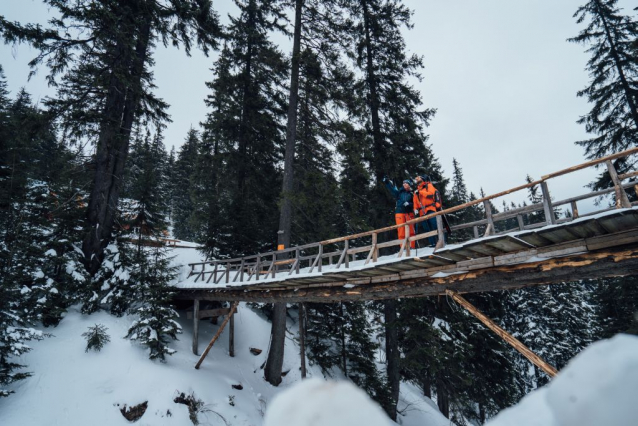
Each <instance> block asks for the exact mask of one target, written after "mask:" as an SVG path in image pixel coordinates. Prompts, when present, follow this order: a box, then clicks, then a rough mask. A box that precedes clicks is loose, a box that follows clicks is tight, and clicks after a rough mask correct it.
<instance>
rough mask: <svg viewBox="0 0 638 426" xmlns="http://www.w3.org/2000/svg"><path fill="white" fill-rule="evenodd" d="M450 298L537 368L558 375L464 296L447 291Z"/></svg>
mask: <svg viewBox="0 0 638 426" xmlns="http://www.w3.org/2000/svg"><path fill="white" fill-rule="evenodd" d="M446 293H447V295H448V296H450V297H451V298H452V299H453V300H454V301H455V302H456V303H458V304H459V305H461V306H462V307H464V308H465V309H466V310H467V311H468V312H469V313H471V314H472V315H474V316H475V317H476V318H478V320H479V321H481V322H482V323H483V324H485V326H486V327H487V328H489V329H490V330H492V331H493V332H494V333H496V334H497V335H498V336H499V337H500V338H502V339H503V340H505V341H506V342H507V343H509V344H510V345H512V347H513V348H514V349H516V350H517V351H519V352H520V353H521V355H523V356H524V357H525V358H527V359H528V360H530V361H531V362H532V363H533V364H534V365H535V366H537V367H538V368H540V369H541V370H543V371H544V372H545V374H547V375H548V376H549V377H554V376H556V374H557V373H558V372H557V371H556V368H555V367H554V366H552V365H550V364H548V363H547V362H546V361H545V360H544V359H543V358H541V357H539V356H538V355H536V354H535V353H534V352H532V350H531V349H530V348H528V347H527V346H525V345H524V344H523V343H522V342H521V341H520V340H518V339H517V338H516V337H514V336H512V335H511V334H509V333H508V332H507V331H505V330H503V329H502V328H501V327H499V326H498V325H496V323H495V322H494V321H492V320H491V319H489V318H488V317H487V316H486V315H485V314H484V313H483V312H481V311H479V310H478V309H477V308H476V306H474V305H472V304H471V303H470V302H468V301H467V299H465V298H464V297H463V296H461V295H460V294H459V293H457V292H456V291H453V290H446Z"/></svg>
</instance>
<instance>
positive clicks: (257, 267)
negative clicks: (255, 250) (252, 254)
mask: <svg viewBox="0 0 638 426" xmlns="http://www.w3.org/2000/svg"><path fill="white" fill-rule="evenodd" d="M260 260H261V255H259V254H258V255H257V261H256V263H255V276H256V277H257V278H256V279H255V281H259V276H260V275H261V262H260Z"/></svg>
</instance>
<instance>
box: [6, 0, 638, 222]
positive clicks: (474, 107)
mask: <svg viewBox="0 0 638 426" xmlns="http://www.w3.org/2000/svg"><path fill="white" fill-rule="evenodd" d="M585 2H586V0H560V1H556V0H517V1H511V0H481V1H476V0H445V1H441V0H405V3H406V4H407V5H408V6H409V7H410V8H411V9H413V10H414V16H413V20H412V22H413V23H414V28H413V29H412V30H410V31H406V33H405V34H406V42H407V46H408V49H409V51H410V52H413V53H416V54H418V55H422V56H423V57H424V64H425V70H424V71H423V77H424V78H423V81H422V82H420V83H417V87H418V89H419V90H420V91H421V95H422V98H423V102H424V105H425V106H427V107H433V108H437V110H438V112H437V115H436V116H435V118H434V119H433V120H432V123H431V126H430V128H429V129H428V133H429V134H430V142H431V143H432V146H433V148H434V152H435V154H436V155H437V156H438V158H439V160H440V162H441V164H442V165H443V168H444V171H445V173H446V175H447V176H448V177H449V176H451V171H452V158H456V159H457V160H458V161H459V162H460V164H461V167H462V168H463V172H464V176H465V179H466V182H467V185H468V188H469V189H470V190H471V191H473V192H475V193H477V194H478V192H479V190H480V188H481V187H482V188H483V189H484V190H485V192H486V193H487V194H490V193H495V192H499V191H502V190H504V189H507V188H510V187H513V186H517V185H519V184H522V183H524V179H525V176H526V175H527V174H530V175H532V177H534V178H538V177H540V176H541V175H544V174H547V173H550V172H553V171H557V170H559V169H562V168H566V167H569V166H572V165H575V164H578V163H580V162H583V161H584V157H583V150H582V148H580V147H578V146H576V145H574V141H576V140H580V139H584V138H586V137H587V135H586V133H585V131H584V126H581V125H578V124H577V123H576V120H577V119H578V117H579V116H581V115H583V114H586V113H587V111H588V110H589V105H588V104H587V102H586V100H585V99H582V98H577V97H576V92H577V91H578V90H580V89H582V88H584V87H585V86H586V85H587V83H588V76H587V73H586V72H585V70H584V68H585V65H586V62H587V60H588V55H587V54H586V53H585V52H584V48H583V46H580V45H576V44H573V43H567V41H566V39H567V38H569V37H573V36H575V35H576V34H577V33H578V32H579V30H580V29H581V28H582V25H580V26H579V25H577V24H576V23H575V20H574V18H572V15H573V13H574V12H575V10H576V9H577V8H578V6H580V5H581V4H583V3H585ZM619 3H620V5H621V6H622V7H624V8H625V11H626V12H627V13H633V12H632V11H631V9H632V8H633V4H632V3H631V2H630V1H628V0H620V2H619ZM214 4H215V7H216V9H217V10H218V11H219V12H220V15H222V18H223V21H224V22H225V21H227V19H226V14H227V13H228V12H229V11H231V12H234V10H235V7H234V5H233V4H232V2H230V1H229V0H226V1H224V2H220V1H217V2H214ZM0 5H1V7H0V14H2V15H5V16H6V17H7V18H8V19H12V20H19V21H21V22H39V23H45V22H46V20H47V19H48V18H49V15H48V10H47V8H46V6H44V5H43V4H42V3H41V2H40V1H39V0H0ZM277 39H278V40H281V38H280V37H279V38H277ZM288 45H289V43H288V42H287V41H285V40H284V41H283V45H282V49H285V50H288ZM34 55H35V52H34V51H33V50H32V49H31V48H29V47H27V46H17V47H11V46H5V45H2V46H0V58H1V59H0V64H2V66H3V67H4V69H5V73H6V76H7V79H8V82H9V87H10V89H11V90H12V92H14V93H15V92H16V91H17V90H18V88H19V87H21V86H26V87H27V90H28V91H29V92H30V93H31V94H32V95H33V97H34V99H35V100H37V99H41V98H43V97H44V96H46V95H47V94H51V91H50V90H49V89H48V88H47V87H46V86H45V84H44V75H45V73H44V72H43V71H44V70H41V71H40V73H39V74H38V75H37V76H36V77H35V78H33V79H32V81H31V82H27V74H28V67H27V65H26V64H27V62H28V61H29V60H30V59H32V58H33V56H34ZM155 58H156V67H155V69H154V72H155V77H156V84H157V86H158V90H157V93H158V94H159V96H160V97H162V98H164V100H166V101H167V102H168V103H169V104H170V105H171V107H170V109H169V113H170V114H171V116H172V119H173V122H172V123H170V124H169V125H168V128H167V130H166V132H165V136H166V139H165V141H166V143H167V145H168V146H169V149H170V146H171V145H175V146H176V147H177V146H179V145H181V144H182V142H183V140H184V137H185V136H186V132H187V131H188V129H189V128H190V127H191V126H193V127H197V126H198V123H199V122H201V121H202V120H203V119H204V117H205V115H206V107H205V106H204V103H203V99H204V98H205V96H206V95H207V94H208V89H207V88H206V86H205V84H204V83H205V82H206V81H210V80H212V78H213V75H212V72H211V71H210V68H211V67H212V64H213V60H214V56H212V57H210V58H206V57H205V56H204V55H202V54H201V53H199V52H198V51H195V50H194V51H193V56H192V57H191V58H188V57H186V55H185V54H184V52H183V51H177V50H175V49H173V48H170V49H164V48H163V47H162V48H160V49H158V51H157V52H156V53H155ZM594 176H595V172H594V171H593V170H588V171H583V172H580V173H577V174H573V175H570V176H566V177H562V178H557V179H555V180H552V181H550V182H549V187H550V191H551V192H552V195H553V196H554V198H555V199H563V198H567V197H570V196H574V195H578V194H581V193H584V192H586V190H584V189H583V188H582V186H583V185H585V184H586V183H588V182H590V181H591V180H592V178H593V177H594ZM524 196H525V194H523V193H521V194H520V195H513V196H511V197H510V198H508V199H507V200H508V201H509V200H512V201H516V202H519V201H522V199H523V197H524ZM497 204H500V203H497ZM589 204H591V203H589ZM589 208H590V207H589V205H588V204H586V203H585V205H583V206H580V209H581V213H582V212H585V211H587V210H589Z"/></svg>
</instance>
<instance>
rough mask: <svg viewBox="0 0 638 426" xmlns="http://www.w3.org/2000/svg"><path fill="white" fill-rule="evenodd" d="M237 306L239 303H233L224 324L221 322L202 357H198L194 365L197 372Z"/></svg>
mask: <svg viewBox="0 0 638 426" xmlns="http://www.w3.org/2000/svg"><path fill="white" fill-rule="evenodd" d="M237 305H239V302H235V303H233V306H231V308H230V312H229V313H228V315H227V316H226V319H224V322H222V325H221V326H220V327H219V330H217V333H215V335H214V336H213V339H212V340H211V341H210V343H209V344H208V346H207V347H206V350H205V351H204V353H203V354H202V356H201V357H199V361H197V364H195V369H196V370H199V366H200V365H202V362H204V358H206V355H208V352H210V350H211V348H212V347H213V345H214V344H215V342H216V341H217V339H219V336H221V334H222V331H224V327H226V324H228V321H230V318H231V317H232V316H233V314H234V313H235V310H237Z"/></svg>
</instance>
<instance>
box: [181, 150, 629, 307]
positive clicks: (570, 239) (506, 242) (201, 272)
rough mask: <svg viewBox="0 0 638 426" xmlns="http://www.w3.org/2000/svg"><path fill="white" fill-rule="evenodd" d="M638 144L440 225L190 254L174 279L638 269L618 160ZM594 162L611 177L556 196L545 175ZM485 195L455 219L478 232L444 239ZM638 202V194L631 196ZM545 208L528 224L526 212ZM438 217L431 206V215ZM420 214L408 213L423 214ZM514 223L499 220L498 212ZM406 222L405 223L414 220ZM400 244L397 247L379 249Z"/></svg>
mask: <svg viewBox="0 0 638 426" xmlns="http://www.w3.org/2000/svg"><path fill="white" fill-rule="evenodd" d="M636 153H638V148H635V149H632V150H628V151H625V152H622V153H618V154H614V155H612V156H609V157H606V158H603V159H600V160H596V161H591V162H588V163H584V164H580V165H578V166H575V167H571V168H569V169H565V170H561V171H559V172H556V173H552V174H550V175H546V176H543V177H542V178H541V179H540V180H538V181H535V182H531V183H528V184H525V185H521V186H518V187H516V188H512V189H510V190H507V191H503V192H500V193H498V194H494V195H491V196H488V197H484V198H481V199H479V200H476V201H473V202H470V203H467V204H464V205H461V206H456V207H453V208H449V209H446V210H444V211H442V212H438V213H436V214H435V217H436V219H437V223H438V229H437V230H436V231H433V232H429V233H424V234H419V235H416V236H413V237H409V232H406V238H405V239H403V240H391V241H387V242H379V241H380V240H381V238H380V236H381V235H383V234H390V235H396V229H397V228H398V226H390V227H387V228H383V229H378V230H373V231H369V232H364V233H360V234H356V235H350V236H346V237H341V238H336V239H332V240H327V241H321V242H318V243H313V244H308V245H304V246H299V247H292V248H289V249H286V250H282V251H273V252H269V253H262V254H257V255H253V256H247V257H243V258H238V259H225V260H218V261H210V262H202V263H194V264H190V265H189V266H190V272H189V277H188V278H187V279H186V280H184V281H183V282H180V283H178V284H177V285H176V287H177V290H178V298H180V299H189V300H218V301H261V302H276V301H289V302H303V301H314V302H335V301H345V300H371V299H388V298H398V297H423V296H431V295H442V294H446V291H450V290H452V291H455V292H458V293H468V292H480V291H491V290H503V289H514V288H520V287H525V286H529V285H538V284H552V283H558V282H566V281H576V280H579V279H594V278H603V277H612V276H625V275H638V209H636V208H634V207H633V206H632V203H630V201H629V198H628V196H627V193H626V191H625V190H626V189H630V188H633V190H634V191H636V193H637V194H638V186H635V185H636V182H629V183H624V184H623V181H624V180H626V179H629V178H632V177H635V176H637V175H638V173H630V174H627V175H621V176H618V175H617V173H616V170H615V168H614V165H613V160H615V159H618V158H622V157H626V156H629V155H634V154H636ZM596 165H605V166H606V167H607V171H608V172H609V174H610V177H611V180H612V182H613V183H614V186H613V187H611V188H609V189H607V190H604V191H597V192H589V193H586V194H582V195H579V196H575V197H571V198H568V199H565V200H559V201H552V200H551V198H550V196H549V187H548V181H550V180H551V179H553V178H556V177H558V176H563V175H566V174H569V173H573V172H575V171H577V170H581V169H584V168H586V167H592V166H596ZM533 186H539V187H540V188H541V191H542V194H543V200H542V202H540V203H537V204H532V205H530V206H525V207H523V208H519V209H514V210H509V211H505V212H502V213H498V214H492V208H491V204H490V203H491V202H493V200H495V199H498V198H500V197H503V196H505V195H508V194H511V193H514V192H516V191H521V190H526V189H528V188H530V187H533ZM610 193H613V194H614V197H615V201H616V206H615V207H612V208H607V209H602V210H600V211H596V212H592V213H589V214H587V215H579V212H578V202H579V201H582V200H586V199H590V198H593V197H598V196H601V195H606V194H610ZM478 204H482V205H483V207H484V211H485V218H483V219H482V220H479V221H476V222H472V223H464V224H458V225H455V226H453V227H452V231H453V232H455V231H456V232H458V231H460V230H463V229H466V230H470V232H469V234H470V235H471V236H472V237H473V238H471V239H470V240H468V241H465V242H462V243H459V244H454V245H448V246H445V243H444V238H443V235H444V232H445V231H444V227H443V226H442V220H441V216H440V215H441V214H444V213H445V214H449V213H453V212H456V211H460V210H463V209H467V208H470V207H472V206H475V205H478ZM634 204H636V203H634ZM559 206H568V208H569V211H570V213H571V216H570V217H564V218H561V219H557V218H556V216H555V214H554V209H555V208H556V207H559ZM539 212H541V213H540V214H542V215H543V217H544V221H543V222H541V223H535V224H529V220H526V216H528V215H531V214H535V215H538V214H539ZM430 217H432V216H430ZM422 220H423V218H419V219H415V220H413V221H411V222H410V223H418V222H420V221H422ZM501 221H508V222H507V223H516V224H517V226H516V227H515V228H513V229H503V230H502V231H501V232H497V229H499V228H502V227H500V226H499V222H501ZM410 223H408V224H407V225H405V226H406V227H407V226H408V225H409V224H410ZM433 235H437V236H438V237H439V244H438V245H437V247H436V249H435V250H432V249H419V250H414V249H411V248H410V243H411V242H413V241H423V240H424V239H425V238H428V237H431V236H433ZM390 247H395V249H394V250H395V252H396V251H397V248H398V253H395V254H393V255H391V256H381V255H380V253H382V252H380V250H383V249H386V250H388V249H389V248H390Z"/></svg>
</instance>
